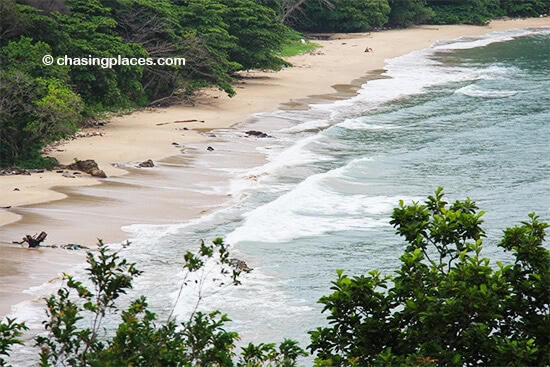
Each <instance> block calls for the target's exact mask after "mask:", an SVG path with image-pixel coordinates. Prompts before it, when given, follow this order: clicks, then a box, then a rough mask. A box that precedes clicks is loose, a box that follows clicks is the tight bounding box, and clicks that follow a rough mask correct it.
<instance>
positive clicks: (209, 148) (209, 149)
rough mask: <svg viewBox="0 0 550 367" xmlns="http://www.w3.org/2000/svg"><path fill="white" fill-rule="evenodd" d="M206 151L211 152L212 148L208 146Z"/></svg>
mask: <svg viewBox="0 0 550 367" xmlns="http://www.w3.org/2000/svg"><path fill="white" fill-rule="evenodd" d="M206 150H208V151H209V152H212V151H213V150H214V148H212V147H211V146H209V147H208V148H206Z"/></svg>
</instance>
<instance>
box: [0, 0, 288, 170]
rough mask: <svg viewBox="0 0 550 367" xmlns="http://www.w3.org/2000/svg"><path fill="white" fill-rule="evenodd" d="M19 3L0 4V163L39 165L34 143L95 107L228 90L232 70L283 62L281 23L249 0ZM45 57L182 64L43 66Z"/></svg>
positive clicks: (59, 134) (56, 134) (74, 124)
mask: <svg viewBox="0 0 550 367" xmlns="http://www.w3.org/2000/svg"><path fill="white" fill-rule="evenodd" d="M20 1H21V2H18V1H16V0H3V1H2V2H1V4H0V36H1V38H0V81H1V83H0V85H1V87H0V88H1V91H0V92H1V95H2V99H1V100H0V113H1V115H0V116H1V117H0V146H1V148H0V167H9V166H12V165H20V166H23V167H33V166H43V165H44V164H45V162H44V161H43V160H42V159H41V157H40V154H39V152H40V149H41V148H42V147H44V145H46V144H48V143H50V142H52V141H54V140H56V139H60V138H63V137H65V136H67V135H68V134H71V133H73V132H74V131H75V130H76V129H77V128H78V127H79V126H80V125H81V122H82V121H83V118H87V117H90V116H93V115H94V114H95V113H97V112H98V111H105V110H117V109H128V108H134V107H139V106H144V105H147V104H148V103H150V102H152V101H156V100H159V99H161V98H164V97H167V96H171V95H173V94H174V93H183V94H192V93H193V92H194V91H195V90H197V89H198V88H201V87H205V86H210V85H214V86H218V87H220V88H221V89H223V90H224V91H226V92H227V93H228V94H229V95H234V94H235V92H234V90H233V88H232V86H231V81H232V80H233V78H232V74H233V73H234V72H235V71H237V70H242V69H250V68H261V69H273V70H279V69H280V68H281V67H282V66H285V65H288V63H286V62H285V61H284V60H282V59H281V58H280V57H279V56H277V52H278V51H280V49H281V45H282V43H283V41H284V35H285V34H286V31H287V28H286V26H284V25H283V24H282V23H281V22H280V21H279V20H278V18H277V14H276V13H275V11H274V10H272V9H271V8H269V7H265V6H263V5H261V4H259V3H257V2H255V1H253V0H238V1H226V0H172V1H169V0H161V1H158V0H65V1H63V0H58V1H52V2H40V1H30V0H27V1H24V0H20ZM27 3H28V4H30V5H26V4H27ZM31 5H32V6H31ZM45 55H51V56H52V57H53V59H54V60H57V58H58V57H64V56H65V55H66V56H67V57H69V58H72V59H74V58H79V59H81V60H82V59H90V58H117V57H118V56H119V55H120V56H121V57H123V58H127V59H130V58H151V59H152V60H156V59H158V58H171V57H178V58H185V59H186V64H185V65H184V66H182V65H180V66H166V65H162V66H161V65H157V64H155V63H153V64H145V65H116V66H113V67H105V66H104V65H93V66H91V65H82V64H80V63H79V64H76V63H75V64H73V65H63V66H60V65H58V63H57V61H56V62H54V64H53V65H51V66H46V65H44V64H43V60H42V58H43V57H44V56H45Z"/></svg>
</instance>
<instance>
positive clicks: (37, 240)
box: [13, 231, 48, 248]
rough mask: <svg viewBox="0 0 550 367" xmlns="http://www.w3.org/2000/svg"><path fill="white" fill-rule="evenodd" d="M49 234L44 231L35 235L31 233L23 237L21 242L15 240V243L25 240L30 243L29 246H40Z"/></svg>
mask: <svg viewBox="0 0 550 367" xmlns="http://www.w3.org/2000/svg"><path fill="white" fill-rule="evenodd" d="M47 236H48V234H47V233H46V232H44V231H42V232H40V234H35V235H34V236H31V235H30V234H28V235H26V236H25V237H23V239H22V240H21V242H16V241H13V243H17V244H19V245H22V244H24V243H25V242H26V243H28V244H29V248H35V247H38V246H40V244H41V243H42V242H43V241H44V240H45V239H46V237H47Z"/></svg>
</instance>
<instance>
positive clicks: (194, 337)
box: [0, 238, 305, 367]
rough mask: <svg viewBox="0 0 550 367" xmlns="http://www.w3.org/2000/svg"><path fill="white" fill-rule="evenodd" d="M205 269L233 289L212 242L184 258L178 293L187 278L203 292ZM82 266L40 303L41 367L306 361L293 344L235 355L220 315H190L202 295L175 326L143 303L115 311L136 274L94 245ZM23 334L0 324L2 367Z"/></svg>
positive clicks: (20, 326)
mask: <svg viewBox="0 0 550 367" xmlns="http://www.w3.org/2000/svg"><path fill="white" fill-rule="evenodd" d="M210 261H214V262H215V264H216V265H218V266H219V273H220V277H221V278H215V281H217V284H216V288H219V287H220V286H222V285H224V282H223V279H222V278H224V277H229V278H230V279H231V282H230V283H229V284H230V285H237V284H239V281H238V277H239V275H240V274H241V273H242V270H240V269H238V268H237V267H236V266H235V265H234V264H233V263H232V261H231V259H230V258H229V251H228V250H227V247H226V245H225V244H224V242H223V240H222V239H221V238H217V239H215V240H214V241H213V242H212V244H205V243H204V242H203V241H201V243H200V246H199V249H198V250H197V251H196V253H192V252H187V253H186V254H185V256H184V265H183V268H184V269H185V270H186V271H187V272H186V275H185V276H184V278H183V286H186V285H187V282H188V280H189V277H188V276H189V275H190V274H197V273H198V274H200V275H201V276H200V277H198V278H195V279H196V282H192V283H195V284H196V283H199V287H200V288H202V287H203V286H204V285H203V284H202V282H203V280H204V277H203V276H202V275H205V274H209V275H211V274H212V273H213V271H212V269H211V268H208V269H206V267H207V264H208V262H210ZM87 263H88V268H87V269H86V271H87V273H88V279H87V280H86V281H79V280H76V279H75V278H74V277H72V276H70V275H67V274H65V276H64V284H63V286H62V287H61V288H60V289H59V290H58V291H57V293H56V294H53V295H51V296H50V297H48V298H47V300H46V306H47V316H48V319H47V320H45V321H44V322H43V324H44V327H45V329H46V331H47V334H46V335H38V336H36V338H35V340H36V344H37V346H38V347H39V348H40V352H39V357H40V362H39V365H40V366H43V367H46V366H74V367H76V366H79V367H83V366H105V367H108V366H112V367H120V366H135V367H137V366H143V367H155V366H158V367H161V366H182V367H195V366H212V367H216V366H217V367H232V366H235V367H296V366H297V362H296V361H297V359H298V358H299V357H300V356H304V355H305V351H304V350H303V349H301V348H300V347H299V346H298V344H297V343H296V342H295V341H293V340H284V341H283V342H281V343H280V345H279V346H278V347H276V345H275V344H271V343H269V344H263V343H261V344H259V345H254V344H252V343H250V344H248V346H246V347H243V348H242V352H241V353H240V354H239V353H237V352H236V351H235V349H236V342H237V341H238V340H239V339H240V338H239V335H238V333H236V332H234V331H228V330H226V324H227V323H228V322H230V321H231V320H230V319H229V318H228V317H227V315H225V314H222V313H221V312H220V311H213V312H209V313H204V312H201V311H197V306H198V302H200V300H201V299H203V298H204V297H206V296H207V294H206V292H203V291H202V290H200V291H199V297H198V299H197V301H196V302H197V304H196V305H195V310H194V311H193V313H192V314H191V316H190V317H189V319H188V320H186V321H183V322H179V323H178V322H176V320H175V319H173V318H172V317H171V315H170V316H169V317H168V320H167V321H165V322H158V320H157V315H156V314H155V313H153V312H151V311H150V310H149V309H148V304H147V300H146V298H145V297H144V296H140V297H138V298H137V299H135V300H133V301H132V302H131V303H130V304H129V306H127V307H126V308H125V309H120V304H121V297H122V296H123V295H125V294H126V293H127V292H128V291H129V290H130V289H131V288H132V282H133V280H134V278H135V277H137V276H139V275H140V274H141V271H139V270H138V269H136V267H135V264H134V263H130V262H128V261H127V260H126V259H123V258H120V256H119V254H118V253H117V252H113V251H111V250H109V248H108V247H107V246H105V245H104V244H103V242H102V241H101V240H100V241H99V245H98V250H97V253H94V252H91V251H90V252H89V253H88V254H87ZM178 301H180V300H179V299H178V300H177V301H176V303H177V302H178ZM185 301H186V302H190V301H192V300H185ZM119 312H120V322H119V324H118V325H117V326H116V329H115V330H107V328H106V325H105V320H106V318H107V317H113V316H115V315H116V314H117V313H119ZM26 329H27V327H26V326H25V324H24V323H16V322H15V320H12V319H6V320H4V321H2V322H0V365H1V366H7V365H8V362H7V361H6V360H5V359H3V358H2V357H1V356H9V351H10V349H11V347H12V346H13V345H14V344H24V342H23V340H21V339H18V337H20V336H21V335H22V332H23V331H24V330H26Z"/></svg>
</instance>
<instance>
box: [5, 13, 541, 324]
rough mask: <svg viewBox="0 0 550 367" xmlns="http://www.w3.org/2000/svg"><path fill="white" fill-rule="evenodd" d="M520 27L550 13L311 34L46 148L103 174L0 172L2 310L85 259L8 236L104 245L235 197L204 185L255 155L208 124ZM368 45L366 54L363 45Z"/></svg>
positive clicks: (341, 86) (225, 122)
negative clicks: (299, 46)
mask: <svg viewBox="0 0 550 367" xmlns="http://www.w3.org/2000/svg"><path fill="white" fill-rule="evenodd" d="M528 26H550V19H549V18H537V19H523V20H507V21H503V20H502V21H495V22H492V23H491V24H490V25H489V26H484V27H475V26H441V27H418V28H413V29H406V30H394V31H384V32H376V33H374V32H373V33H365V34H359V35H341V38H340V39H333V40H328V41H318V43H319V44H321V45H322V46H323V47H322V48H320V49H318V50H316V51H314V52H312V53H311V54H305V55H300V56H296V57H293V58H290V59H289V61H290V62H292V63H293V64H294V67H293V68H287V69H284V70H282V71H281V72H277V73H274V72H249V73H243V78H242V79H239V80H238V81H237V82H236V84H235V90H236V91H237V93H238V95H237V96H236V97H234V98H228V97H227V96H225V95H224V94H223V92H221V91H218V90H212V89H211V90H207V91H205V92H204V93H203V94H202V95H201V96H199V97H198V98H197V100H196V105H195V106H189V105H176V106H172V107H169V108H156V109H147V110H143V111H139V112H136V113H133V114H131V115H125V116H119V117H115V118H113V119H112V120H111V121H110V122H109V123H108V124H106V125H105V126H100V127H97V128H91V129H87V130H85V131H86V132H90V133H96V132H99V133H101V135H95V136H90V137H84V138H79V139H76V140H72V141H70V142H67V143H66V144H62V145H60V146H58V147H56V148H55V149H54V150H52V152H51V153H50V154H51V155H52V156H55V157H56V158H57V159H58V160H59V161H60V162H61V163H62V164H69V163H71V162H72V161H73V159H74V158H75V157H78V159H94V160H96V161H97V162H98V164H99V166H100V168H101V169H103V170H105V171H106V173H107V175H108V176H109V177H108V178H107V179H94V178H91V177H89V176H87V175H85V174H83V175H81V176H82V177H75V178H65V177H62V176H61V175H60V174H59V173H55V172H44V173H35V174H32V175H31V176H3V177H0V207H8V206H10V208H9V209H0V225H1V227H0V229H1V231H0V315H6V314H9V312H10V309H11V306H12V305H14V304H16V303H18V302H20V301H23V300H27V299H29V298H31V297H33V296H31V295H29V294H27V293H23V291H24V290H25V289H27V288H29V287H31V286H36V285H39V284H41V283H43V282H47V281H49V280H51V279H53V278H56V277H58V276H59V274H61V273H63V272H67V271H69V270H70V268H71V266H72V265H74V264H77V263H81V262H82V261H84V259H85V252H84V251H70V250H63V249H59V248H48V247H45V248H40V249H27V248H25V246H21V245H17V244H13V243H12V241H18V240H20V239H21V237H22V236H23V235H27V234H31V235H32V234H35V233H39V232H40V231H46V232H47V233H48V237H47V239H46V241H45V244H47V245H56V244H57V245H59V244H69V243H76V244H81V245H84V246H88V247H90V248H94V246H95V244H96V243H97V239H98V238H101V239H103V240H104V242H106V243H119V242H123V241H125V240H127V239H128V234H127V233H126V232H124V231H123V230H122V227H123V226H126V225H131V224H137V223H146V224H174V223H182V222H187V221H189V220H191V219H194V218H198V217H200V216H202V215H204V214H205V213H209V212H212V211H214V210H216V209H217V208H220V207H223V206H224V205H228V203H229V202H234V201H236V200H238V199H239V198H234V197H231V195H229V194H228V192H227V191H226V190H224V189H222V190H215V189H211V188H213V187H218V188H219V187H222V188H224V187H226V186H227V184H228V182H229V181H230V180H231V178H232V177H231V174H230V173H229V172H228V171H224V170H220V169H219V168H220V167H224V166H228V165H233V164H236V163H238V164H237V165H238V166H239V167H241V168H244V167H253V166H256V165H259V164H261V163H262V162H263V157H262V156H261V154H259V153H258V154H257V155H251V154H243V153H242V152H239V151H238V150H236V151H232V152H229V151H218V150H214V151H212V152H210V151H207V147H208V146H212V147H214V148H215V147H216V142H217V141H219V138H218V137H215V136H210V135H211V133H209V132H210V131H213V130H215V129H220V128H231V127H232V126H234V125H235V124H237V123H239V122H241V121H244V120H245V119H246V118H247V117H249V116H250V115H251V114H254V113H257V112H262V111H271V110H274V109H276V108H307V105H308V104H309V103H315V102H319V101H327V100H333V99H340V98H348V97H350V96H352V95H353V94H354V93H355V92H356V91H357V90H358V89H359V88H360V86H361V84H363V83H364V82H365V81H367V80H368V79H369V78H372V77H376V76H377V75H379V74H380V71H381V70H382V69H383V67H384V60H386V59H389V58H393V57H397V56H399V55H403V54H407V53H409V52H411V51H414V50H418V49H423V48H426V47H429V46H430V45H431V44H433V43H434V42H435V41H436V40H442V39H453V38H457V37H460V36H475V35H481V34H485V33H489V32H493V31H497V30H505V29H512V28H523V27H528ZM367 47H370V48H372V50H373V52H364V50H365V48H367ZM146 159H152V160H153V161H154V162H155V167H152V168H136V167H135V166H136V165H137V163H139V162H141V161H144V160H146ZM113 164H114V165H113ZM16 189H17V190H16ZM37 301H38V300H37Z"/></svg>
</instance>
